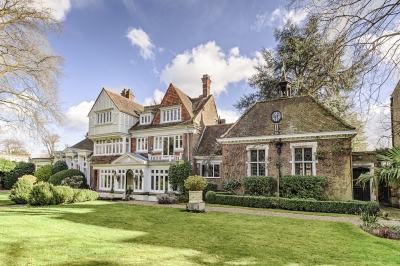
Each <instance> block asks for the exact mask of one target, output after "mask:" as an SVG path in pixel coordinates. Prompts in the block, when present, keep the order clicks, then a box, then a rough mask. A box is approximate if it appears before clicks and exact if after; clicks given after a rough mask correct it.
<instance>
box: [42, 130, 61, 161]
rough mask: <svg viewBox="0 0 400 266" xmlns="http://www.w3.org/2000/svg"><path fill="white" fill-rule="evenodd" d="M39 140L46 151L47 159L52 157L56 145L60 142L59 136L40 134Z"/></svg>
mask: <svg viewBox="0 0 400 266" xmlns="http://www.w3.org/2000/svg"><path fill="white" fill-rule="evenodd" d="M41 140H42V143H43V145H44V146H45V147H46V149H47V155H48V156H49V158H52V157H54V152H55V147H56V143H57V142H58V141H59V140H60V136H59V135H57V134H52V133H48V132H46V133H42V136H41Z"/></svg>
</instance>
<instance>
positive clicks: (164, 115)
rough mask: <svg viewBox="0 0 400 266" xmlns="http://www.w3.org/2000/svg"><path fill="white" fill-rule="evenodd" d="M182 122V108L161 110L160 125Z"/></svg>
mask: <svg viewBox="0 0 400 266" xmlns="http://www.w3.org/2000/svg"><path fill="white" fill-rule="evenodd" d="M180 121H182V107H181V106H171V107H169V108H163V109H160V123H170V122H180Z"/></svg>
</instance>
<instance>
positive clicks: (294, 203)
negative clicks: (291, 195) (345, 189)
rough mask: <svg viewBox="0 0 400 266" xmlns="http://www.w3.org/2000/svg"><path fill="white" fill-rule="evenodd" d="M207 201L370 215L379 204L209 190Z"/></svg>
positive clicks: (255, 206)
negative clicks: (224, 192)
mask: <svg viewBox="0 0 400 266" xmlns="http://www.w3.org/2000/svg"><path fill="white" fill-rule="evenodd" d="M206 201H207V202H208V203H215V204H222V205H231V206H244V207H253V208H280V209H285V210H292V211H307V212H327V213H348V214H359V213H360V212H363V213H368V214H370V215H372V214H377V213H378V212H379V204H378V203H377V202H372V201H348V202H344V201H317V200H314V199H313V200H306V199H287V198H276V197H256V196H235V195H221V194H217V193H215V192H212V191H209V192H207V194H206Z"/></svg>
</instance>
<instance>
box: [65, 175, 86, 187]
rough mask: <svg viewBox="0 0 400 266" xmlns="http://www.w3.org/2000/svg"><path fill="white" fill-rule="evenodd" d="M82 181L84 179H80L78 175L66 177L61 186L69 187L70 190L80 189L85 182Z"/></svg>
mask: <svg viewBox="0 0 400 266" xmlns="http://www.w3.org/2000/svg"><path fill="white" fill-rule="evenodd" d="M83 179H84V177H82V176H80V175H75V176H71V177H67V178H65V179H64V180H62V181H61V185H62V186H69V187H71V188H80V187H82V184H83V183H84V182H85V180H83Z"/></svg>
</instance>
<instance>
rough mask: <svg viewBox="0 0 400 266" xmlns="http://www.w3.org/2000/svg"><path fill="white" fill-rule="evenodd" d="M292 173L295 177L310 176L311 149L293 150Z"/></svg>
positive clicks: (311, 164)
mask: <svg viewBox="0 0 400 266" xmlns="http://www.w3.org/2000/svg"><path fill="white" fill-rule="evenodd" d="M294 161H295V164H294V169H295V171H294V173H295V174H296V175H312V173H313V153H312V148H296V149H294Z"/></svg>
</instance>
